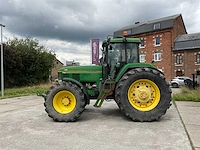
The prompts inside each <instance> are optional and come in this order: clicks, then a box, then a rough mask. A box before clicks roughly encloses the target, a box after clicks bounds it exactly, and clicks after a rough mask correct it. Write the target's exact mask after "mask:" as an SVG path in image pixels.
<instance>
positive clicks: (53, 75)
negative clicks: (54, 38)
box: [50, 59, 63, 81]
mask: <svg viewBox="0 0 200 150" xmlns="http://www.w3.org/2000/svg"><path fill="white" fill-rule="evenodd" d="M61 67H63V63H62V62H61V61H59V60H58V59H55V60H54V65H53V68H52V70H51V77H50V80H51V81H54V80H55V79H57V78H58V69H60V68H61Z"/></svg>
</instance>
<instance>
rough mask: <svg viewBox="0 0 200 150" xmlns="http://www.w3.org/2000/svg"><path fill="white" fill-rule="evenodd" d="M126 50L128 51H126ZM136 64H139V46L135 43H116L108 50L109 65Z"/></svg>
mask: <svg viewBox="0 0 200 150" xmlns="http://www.w3.org/2000/svg"><path fill="white" fill-rule="evenodd" d="M125 48H126V50H125ZM112 61H115V63H121V62H124V63H134V62H138V46H137V44H135V43H127V44H126V45H125V44H124V43H114V44H111V45H110V47H109V50H108V63H111V62H112Z"/></svg>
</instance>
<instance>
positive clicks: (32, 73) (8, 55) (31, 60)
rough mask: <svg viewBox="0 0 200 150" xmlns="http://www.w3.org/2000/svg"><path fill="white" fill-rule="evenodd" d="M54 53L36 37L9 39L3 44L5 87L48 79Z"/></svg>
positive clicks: (31, 83)
mask: <svg viewBox="0 0 200 150" xmlns="http://www.w3.org/2000/svg"><path fill="white" fill-rule="evenodd" d="M54 59H55V55H54V54H52V53H51V51H49V50H47V49H46V48H45V47H44V46H40V45H39V42H38V41H37V40H36V39H32V38H29V37H28V38H26V39H18V38H15V39H13V40H9V41H8V42H7V43H6V44H5V45H4V70H5V71H4V74H5V75H4V76H5V88H11V87H21V86H29V85H35V84H38V83H44V82H46V81H48V79H49V74H50V71H51V69H52V67H53V61H54Z"/></svg>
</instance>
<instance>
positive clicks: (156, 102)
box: [115, 68, 171, 122]
mask: <svg viewBox="0 0 200 150" xmlns="http://www.w3.org/2000/svg"><path fill="white" fill-rule="evenodd" d="M115 100H116V102H117V104H118V106H119V108H120V110H121V111H122V112H123V113H124V114H125V115H126V116H127V117H129V118H131V119H132V120H133V121H140V122H143V121H155V120H158V119H159V118H160V117H161V116H162V115H164V114H165V113H166V111H167V109H168V108H169V107H170V105H171V104H170V102H171V89H170V88H169V84H168V83H167V82H166V80H165V78H164V75H163V74H162V73H161V72H160V71H158V70H156V69H153V68H136V69H132V70H130V71H128V72H127V73H126V74H124V75H123V77H122V78H121V79H120V81H119V82H118V84H117V86H116V91H115Z"/></svg>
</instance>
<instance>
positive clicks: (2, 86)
mask: <svg viewBox="0 0 200 150" xmlns="http://www.w3.org/2000/svg"><path fill="white" fill-rule="evenodd" d="M0 26H1V96H2V97H3V96H4V70H3V27H5V25H2V24H0Z"/></svg>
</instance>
